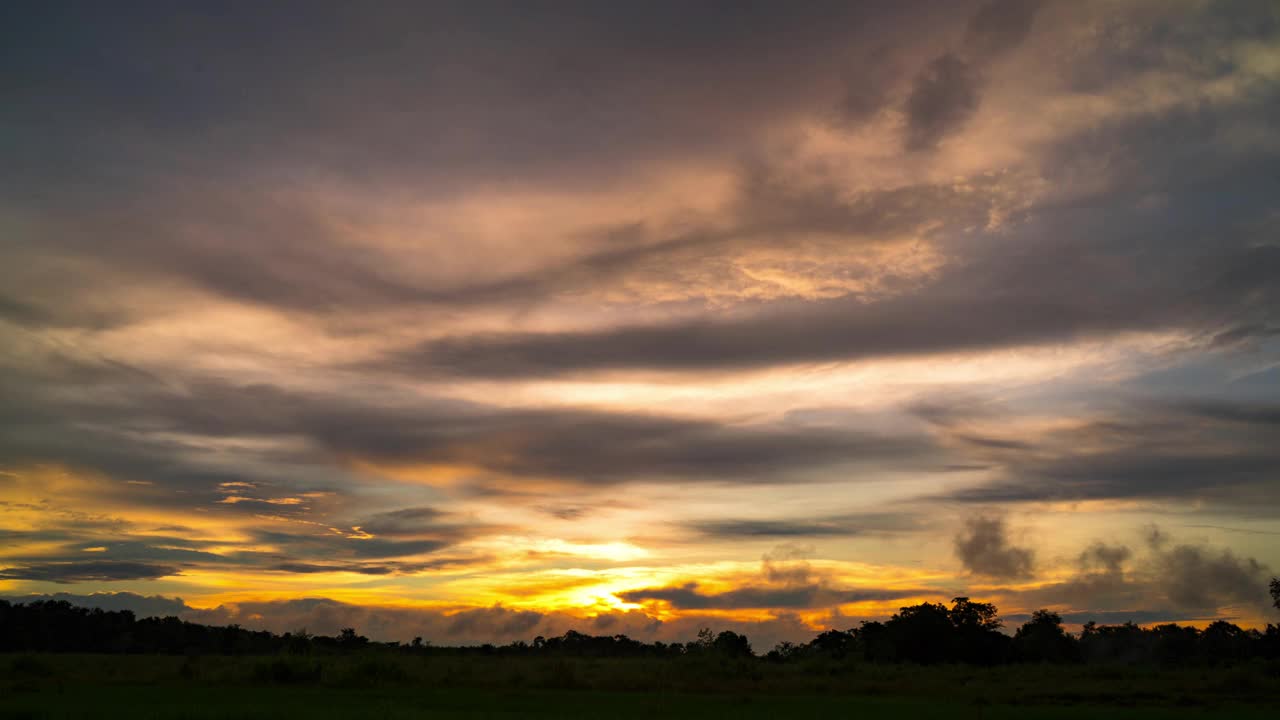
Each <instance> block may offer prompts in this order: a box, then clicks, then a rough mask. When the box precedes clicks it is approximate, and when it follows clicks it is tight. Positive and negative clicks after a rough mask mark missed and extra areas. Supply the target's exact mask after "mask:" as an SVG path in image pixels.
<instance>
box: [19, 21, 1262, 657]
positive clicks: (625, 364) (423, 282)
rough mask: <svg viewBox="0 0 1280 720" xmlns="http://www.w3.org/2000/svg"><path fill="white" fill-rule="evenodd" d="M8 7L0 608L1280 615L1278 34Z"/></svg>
mask: <svg viewBox="0 0 1280 720" xmlns="http://www.w3.org/2000/svg"><path fill="white" fill-rule="evenodd" d="M0 16H2V17H0V67H3V72H2V73H0V96H2V98H3V101H2V102H0V157H3V158H4V160H3V168H4V169H3V171H0V538H2V540H0V595H3V596H5V597H10V598H28V597H31V596H47V595H53V596H57V597H65V598H69V599H71V600H73V601H75V602H80V603H89V604H96V605H100V606H104V607H128V608H131V609H134V610H136V611H137V612H139V613H140V614H162V615H167V614H177V615H180V616H182V617H185V618H188V619H192V620H196V621H200V622H211V623H220V624H221V623H232V622H235V623H240V624H242V625H244V626H246V627H263V628H268V629H272V630H275V631H278V632H282V631H287V630H295V629H299V628H307V629H309V630H310V631H312V632H334V631H336V630H337V629H338V628H340V627H348V626H354V627H356V628H357V629H358V630H359V631H360V632H362V633H364V634H367V635H369V636H370V637H373V638H376V639H385V640H407V639H410V638H412V637H414V636H422V637H423V638H424V639H427V640H430V641H432V642H435V643H437V644H463V643H480V642H508V641H511V640H515V639H526V640H527V639H530V638H532V637H533V636H535V635H539V634H542V635H555V634H560V633H562V632H564V631H565V630H567V629H569V628H576V629H579V630H581V631H584V632H591V633H596V634H616V633H625V634H628V635H631V636H632V637H636V638H640V639H644V640H653V639H661V640H688V639H690V638H692V637H693V636H694V634H695V633H696V630H697V629H698V628H699V627H704V626H706V627H712V628H714V629H715V630H717V631H719V630H724V629H733V630H735V631H739V632H744V633H746V634H747V635H748V636H749V637H750V638H751V639H752V641H753V643H754V644H755V645H756V646H757V648H758V649H768V647H770V646H771V644H772V643H773V642H776V641H778V640H784V639H785V640H805V639H808V638H809V637H811V636H812V635H813V634H815V633H817V632H819V631H821V630H823V629H829V628H837V629H847V628H849V627H854V626H856V625H857V624H858V623H859V622H860V621H862V620H868V619H876V618H883V617H885V616H887V615H889V614H891V613H893V612H894V611H895V610H896V609H897V608H898V607H901V606H904V605H909V604H915V603H919V602H925V601H930V602H937V601H949V600H950V599H951V598H953V597H956V596H961V595H967V596H972V597H974V598H976V599H981V600H986V601H991V602H994V603H996V604H997V605H998V606H999V608H1000V609H1001V612H1002V614H1003V615H1004V616H1005V618H1006V621H1007V622H1008V623H1010V627H1012V626H1014V625H1015V624H1016V622H1017V621H1018V619H1019V618H1025V616H1026V615H1028V614H1029V613H1030V612H1031V611H1032V610H1035V609H1037V608H1042V607H1048V608H1052V609H1055V610H1057V611H1059V612H1061V613H1062V614H1063V616H1064V617H1065V618H1066V620H1067V621H1068V623H1069V624H1072V625H1078V624H1079V623H1082V622H1084V621H1086V620H1089V619H1094V620H1098V621H1100V622H1123V621H1127V620H1133V621H1136V622H1141V623H1156V622H1169V621H1177V622H1184V623H1195V624H1204V623H1207V622H1209V621H1212V620H1213V619H1216V618H1228V619H1231V620H1232V621H1234V622H1238V623H1240V624H1242V625H1245V626H1259V625H1261V624H1264V623H1266V622H1268V621H1274V620H1275V616H1274V612H1275V611H1274V610H1273V609H1271V608H1270V603H1269V600H1268V598H1267V590H1266V585H1267V581H1268V579H1269V578H1270V577H1272V576H1274V575H1275V574H1277V573H1278V572H1280V541H1278V540H1280V240H1278V237H1280V236H1278V235H1277V230H1278V229H1280V203H1278V202H1277V198H1280V132H1277V130H1276V121H1277V119H1278V118H1280V5H1277V4H1275V3H1272V2H1267V1H1266V0H1256V1H1236V2H1210V1H1196V2H1192V1H1182V0H1149V1H1148V0H1132V1H1128V2H1113V1H1108V2H1090V1H1076V0H1071V1H1069V2H1068V1H1065V0H1057V1H1054V0H1046V1H1045V2H1034V1H1033V0H1026V1H1023V0H987V1H985V2H952V1H947V2H916V1H915V0H893V1H892V2H835V3H825V2H818V1H815V2H806V3H782V2H759V3H756V2H695V3H690V2H670V3H668V2H645V3H598V2H546V3H543V2H510V3H500V2H487V1H468V2H459V3H444V2H432V3H393V2H378V3H317V2H289V1H284V0H282V1H280V2H273V3H267V4H262V3H250V2H239V1H232V2H219V3H168V2H158V3H146V2H123V3H109V4H108V3H84V4H81V3H74V2H39V3H36V2H25V1H19V2H10V3H5V4H4V6H3V8H2V9H0Z"/></svg>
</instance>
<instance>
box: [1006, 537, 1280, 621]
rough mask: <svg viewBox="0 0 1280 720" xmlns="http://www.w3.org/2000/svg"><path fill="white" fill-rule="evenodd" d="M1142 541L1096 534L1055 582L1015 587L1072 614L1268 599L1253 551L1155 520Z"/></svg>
mask: <svg viewBox="0 0 1280 720" xmlns="http://www.w3.org/2000/svg"><path fill="white" fill-rule="evenodd" d="M1142 534H1143V535H1144V538H1143V539H1144V545H1145V549H1143V551H1141V552H1139V551H1134V550H1133V549H1132V548H1130V547H1129V546H1127V545H1123V544H1116V543H1108V542H1101V541H1099V542H1095V543H1093V544H1091V545H1090V546H1089V547H1088V548H1086V549H1085V550H1084V551H1082V552H1081V554H1080V556H1079V557H1078V558H1077V563H1076V574H1075V575H1074V576H1072V577H1071V578H1070V579H1069V580H1067V581H1065V582H1061V583H1052V584H1049V585H1046V586H1044V587H1041V588H1038V589H1035V590H1028V591H1025V592H1022V593H1017V594H1016V596H1017V597H1018V598H1019V599H1020V600H1022V601H1023V602H1027V603H1039V604H1046V605H1047V604H1054V605H1059V606H1062V605H1065V606H1067V607H1070V608H1073V609H1074V610H1076V613H1075V616H1076V617H1085V618H1089V617H1090V613H1094V614H1099V613H1100V615H1099V616H1098V617H1094V618H1092V619H1095V620H1098V621H1099V622H1101V621H1102V618H1103V617H1118V618H1122V619H1125V620H1128V619H1134V620H1135V621H1141V620H1140V618H1143V617H1148V616H1151V617H1156V616H1158V617H1159V619H1164V620H1185V619H1189V618H1210V617H1216V616H1217V615H1218V614H1219V613H1220V612H1222V611H1228V612H1230V611H1235V612H1242V611H1243V612H1247V613H1253V612H1258V611H1259V610H1261V609H1263V608H1265V607H1266V606H1267V577H1268V568H1267V566H1266V565H1264V564H1263V563H1261V562H1259V561H1258V560H1257V559H1255V558H1253V557H1244V556H1241V555H1238V554H1237V553H1235V552H1233V551H1232V550H1231V549H1230V548H1225V547H1215V546H1213V545H1210V544H1208V543H1188V542H1176V541H1175V540H1174V539H1173V538H1172V537H1171V536H1170V535H1169V534H1168V533H1166V532H1165V531H1163V530H1161V529H1160V528H1159V527H1156V526H1154V525H1153V526H1148V527H1147V528H1145V529H1144V530H1143V531H1142Z"/></svg>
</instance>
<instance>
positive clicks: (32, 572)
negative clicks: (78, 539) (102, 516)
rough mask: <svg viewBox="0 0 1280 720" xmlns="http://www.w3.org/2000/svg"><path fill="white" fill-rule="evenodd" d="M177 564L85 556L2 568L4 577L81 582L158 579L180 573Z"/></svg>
mask: <svg viewBox="0 0 1280 720" xmlns="http://www.w3.org/2000/svg"><path fill="white" fill-rule="evenodd" d="M179 574H181V572H180V571H179V569H178V568H177V567H174V566H171V565H157V564H152V563H143V562H124V561H121V562H116V561H111V560H86V561H79V562H46V563H31V564H25V565H20V566H13V567H5V568H2V569H0V579H3V580H33V581H38V582H54V583H64V584H65V583H78V582H103V581H118V580H155V579H157V578H162V577H168V576H170V575H179Z"/></svg>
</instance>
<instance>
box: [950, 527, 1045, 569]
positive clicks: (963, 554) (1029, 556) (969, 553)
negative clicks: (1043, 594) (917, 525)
mask: <svg viewBox="0 0 1280 720" xmlns="http://www.w3.org/2000/svg"><path fill="white" fill-rule="evenodd" d="M955 551H956V557H958V558H959V559H960V562H961V564H963V565H964V567H965V569H966V570H968V571H969V572H971V573H974V574H976V575H984V576H987V577H991V578H999V579H1017V578H1025V577H1029V576H1030V575H1031V571H1032V566H1033V563H1034V559H1035V555H1034V554H1033V553H1032V552H1031V550H1029V549H1027V548H1021V547H1017V546H1015V545H1013V544H1012V543H1010V541H1009V537H1008V530H1007V528H1006V526H1005V521H1004V518H1001V517H995V516H982V515H978V516H975V517H971V518H969V519H968V520H966V521H965V529H964V530H963V531H962V532H961V533H960V534H959V535H957V536H956V537H955Z"/></svg>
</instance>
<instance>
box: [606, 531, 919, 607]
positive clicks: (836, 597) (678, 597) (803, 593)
mask: <svg viewBox="0 0 1280 720" xmlns="http://www.w3.org/2000/svg"><path fill="white" fill-rule="evenodd" d="M812 554H813V548H812V547H808V546H804V545H797V544H794V543H785V544H782V545H779V546H777V547H775V548H774V549H773V550H771V551H769V552H767V553H765V554H764V555H763V556H762V557H761V559H760V581H762V582H760V581H755V582H752V581H748V582H745V583H742V584H739V585H738V586H737V587H734V588H733V589H730V590H724V591H719V592H714V591H706V590H703V589H702V588H701V587H700V585H699V584H698V583H697V582H687V583H683V584H680V585H674V586H667V587H652V588H640V589H636V590H627V591H623V592H619V593H615V594H616V595H617V597H618V599H619V600H622V601H623V602H628V603H637V604H639V603H652V602H660V603H665V604H667V605H669V606H670V607H671V608H673V609H676V610H743V609H790V610H800V609H813V608H833V607H835V606H838V605H843V604H846V603H857V602H866V601H871V600H895V599H898V598H904V597H914V596H918V595H920V594H922V593H928V592H929V591H927V590H921V589H919V588H906V589H903V588H849V587H843V586H839V585H835V584H833V583H832V582H831V581H830V580H828V579H826V578H823V577H821V576H820V575H819V574H818V573H816V572H815V571H814V569H813V567H812V566H811V565H810V564H809V562H808V561H807V560H806V558H808V557H809V556H810V555H812ZM757 583H758V584H757Z"/></svg>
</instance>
